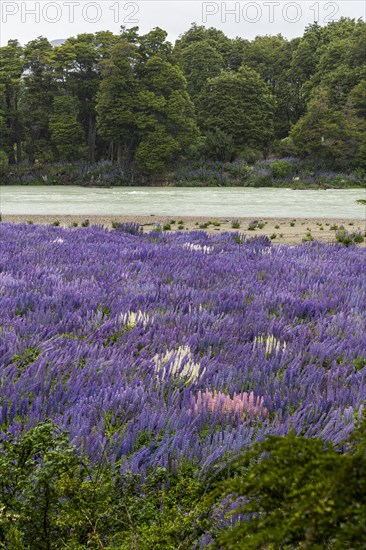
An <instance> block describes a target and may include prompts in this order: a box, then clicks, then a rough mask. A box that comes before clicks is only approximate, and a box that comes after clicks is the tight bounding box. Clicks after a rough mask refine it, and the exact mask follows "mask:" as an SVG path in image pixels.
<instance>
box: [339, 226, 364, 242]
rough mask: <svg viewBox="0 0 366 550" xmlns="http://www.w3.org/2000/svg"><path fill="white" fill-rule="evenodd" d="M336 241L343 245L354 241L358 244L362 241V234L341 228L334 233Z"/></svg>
mask: <svg viewBox="0 0 366 550" xmlns="http://www.w3.org/2000/svg"><path fill="white" fill-rule="evenodd" d="M336 239H337V242H339V243H340V244H343V245H345V246H349V245H350V244H353V243H356V244H360V243H363V242H364V240H365V239H364V236H363V235H361V233H349V232H348V231H346V230H345V229H341V230H339V231H337V233H336Z"/></svg>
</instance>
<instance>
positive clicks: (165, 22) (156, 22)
mask: <svg viewBox="0 0 366 550" xmlns="http://www.w3.org/2000/svg"><path fill="white" fill-rule="evenodd" d="M365 6H366V3H365V1H364V0H337V1H335V2H333V1H329V0H318V1H316V0H310V1H308V0H297V1H290V0H257V1H250V0H247V1H245V2H235V1H230V2H222V1H212V2H211V1H206V2H202V1H200V0H179V1H173V2H172V1H168V0H165V1H164V0H160V1H156V0H143V1H140V0H136V1H128V0H126V1H123V2H122V1H119V0H97V1H94V0H38V1H37V0H35V1H29V0H25V1H22V0H0V9H1V29H0V30H1V34H0V44H1V45H5V44H6V43H7V41H8V40H9V39H10V38H17V39H18V40H19V41H20V42H21V44H25V43H27V42H28V41H29V40H32V39H34V38H36V37H38V36H46V37H47V38H48V39H49V40H55V39H60V38H67V37H69V36H75V35H77V34H80V33H85V32H96V31H98V30H107V29H108V30H111V31H113V32H115V33H118V31H119V28H120V26H121V25H125V26H126V27H131V26H139V27H140V31H141V32H143V33H145V32H148V31H149V30H150V29H152V28H154V27H161V28H163V29H165V30H167V31H168V33H169V39H170V40H171V41H172V42H174V40H175V39H176V38H178V36H179V35H180V34H181V33H184V32H185V31H186V30H187V29H188V28H189V27H190V25H191V23H192V22H196V23H197V24H203V25H205V26H207V27H216V28H219V29H222V30H223V31H224V32H225V34H226V35H228V36H230V37H235V36H241V37H244V38H248V39H251V38H254V37H255V36H257V35H263V34H277V33H281V34H283V35H284V36H286V37H288V38H293V37H296V36H301V34H302V33H303V30H304V28H305V27H306V26H307V25H308V24H309V23H312V22H314V21H318V22H319V23H320V24H321V25H324V24H326V23H327V22H328V21H330V20H338V19H339V18H340V17H342V16H343V17H354V18H359V17H362V18H363V19H364V18H365Z"/></svg>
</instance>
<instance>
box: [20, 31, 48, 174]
mask: <svg viewBox="0 0 366 550" xmlns="http://www.w3.org/2000/svg"><path fill="white" fill-rule="evenodd" d="M51 54H52V46H51V44H50V43H49V41H48V40H47V39H46V38H42V37H40V38H37V39H36V40H32V41H31V42H29V43H28V44H27V45H26V46H25V48H24V68H25V69H26V73H25V75H24V92H23V95H22V112H23V117H24V121H25V124H26V125H27V128H28V135H27V136H26V147H27V150H28V161H29V163H30V164H34V162H35V160H36V159H39V160H42V161H50V160H52V158H53V154H54V152H53V151H52V147H51V142H50V137H51V136H50V129H49V114H50V112H51V110H52V102H53V97H54V94H55V89H56V88H55V82H54V79H53V67H52V63H51Z"/></svg>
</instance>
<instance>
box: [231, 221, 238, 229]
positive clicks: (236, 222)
mask: <svg viewBox="0 0 366 550" xmlns="http://www.w3.org/2000/svg"><path fill="white" fill-rule="evenodd" d="M231 227H232V229H239V227H240V221H239V220H232V222H231Z"/></svg>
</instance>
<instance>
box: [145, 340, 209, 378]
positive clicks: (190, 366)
mask: <svg viewBox="0 0 366 550" xmlns="http://www.w3.org/2000/svg"><path fill="white" fill-rule="evenodd" d="M173 357H174V362H173V363H171V365H170V369H169V372H170V374H171V375H173V376H174V375H177V376H179V377H182V378H187V381H188V382H194V381H195V380H197V378H199V377H200V376H202V375H203V374H204V372H205V369H201V364H200V363H195V362H194V361H193V358H192V354H191V350H190V348H189V346H179V348H178V350H170V351H167V352H166V353H165V355H159V354H156V355H155V357H154V363H155V371H156V372H157V373H160V376H159V378H160V379H161V380H164V378H165V374H166V372H167V369H166V365H167V364H168V363H169V362H170V361H171V360H172V358H173ZM185 359H187V362H186V363H185V365H184V366H183V368H182V363H183V361H184V360H185ZM161 371H162V372H161Z"/></svg>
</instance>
